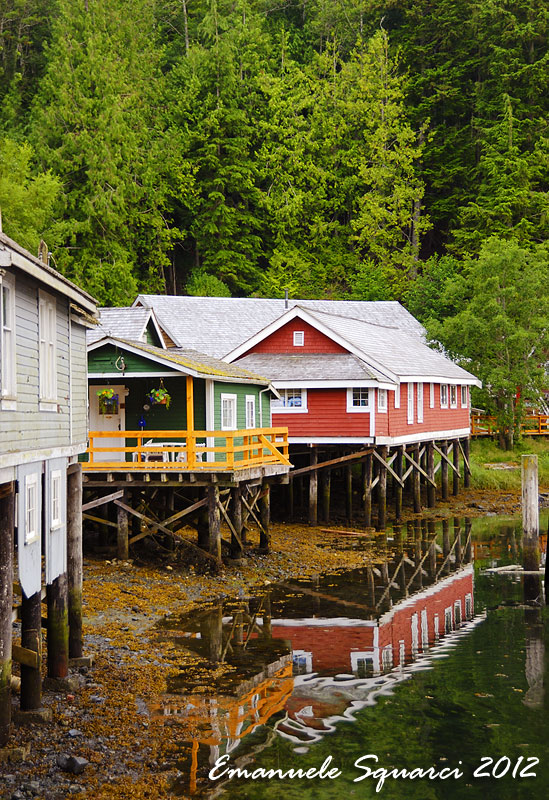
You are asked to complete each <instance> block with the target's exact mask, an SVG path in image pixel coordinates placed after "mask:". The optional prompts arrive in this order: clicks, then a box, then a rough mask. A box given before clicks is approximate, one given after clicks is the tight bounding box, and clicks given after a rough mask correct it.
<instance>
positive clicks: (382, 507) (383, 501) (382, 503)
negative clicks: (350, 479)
mask: <svg viewBox="0 0 549 800" xmlns="http://www.w3.org/2000/svg"><path fill="white" fill-rule="evenodd" d="M388 452H389V449H388V448H387V447H386V446H385V445H383V446H382V447H380V448H379V455H380V456H381V458H382V459H383V460H384V461H387V453H388ZM378 489H379V491H378V506H377V507H378V511H377V528H378V530H380V531H383V530H385V526H386V524H387V467H386V466H385V464H382V463H380V464H379V483H378Z"/></svg>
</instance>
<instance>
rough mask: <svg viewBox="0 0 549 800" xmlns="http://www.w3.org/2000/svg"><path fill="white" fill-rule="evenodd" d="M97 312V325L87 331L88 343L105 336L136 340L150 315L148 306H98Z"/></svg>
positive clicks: (138, 338) (138, 339)
mask: <svg viewBox="0 0 549 800" xmlns="http://www.w3.org/2000/svg"><path fill="white" fill-rule="evenodd" d="M99 313H100V318H99V325H97V327H95V328H94V329H93V330H88V332H87V335H86V341H87V343H88V344H92V343H93V342H97V341H98V340H99V339H103V338H104V337H105V336H117V337H120V338H121V339H132V340H133V341H136V342H138V341H140V340H141V336H142V334H143V331H144V330H145V326H146V324H147V322H148V321H149V317H150V316H151V312H150V309H148V308H128V307H123V308H100V309H99Z"/></svg>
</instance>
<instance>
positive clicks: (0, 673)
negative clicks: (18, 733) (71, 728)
mask: <svg viewBox="0 0 549 800" xmlns="http://www.w3.org/2000/svg"><path fill="white" fill-rule="evenodd" d="M14 526H15V484H13V483H8V484H4V485H3V486H2V487H0V747H4V745H6V744H7V742H8V739H9V734H10V723H11V691H10V682H11V644H12V621H11V607H12V593H13V531H14Z"/></svg>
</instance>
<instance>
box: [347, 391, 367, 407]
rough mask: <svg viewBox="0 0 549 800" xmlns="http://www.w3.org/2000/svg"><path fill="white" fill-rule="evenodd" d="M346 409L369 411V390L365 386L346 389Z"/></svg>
mask: <svg viewBox="0 0 549 800" xmlns="http://www.w3.org/2000/svg"><path fill="white" fill-rule="evenodd" d="M347 411H351V412H353V411H370V390H369V389H368V388H367V387H366V386H353V388H352V389H351V388H350V389H347Z"/></svg>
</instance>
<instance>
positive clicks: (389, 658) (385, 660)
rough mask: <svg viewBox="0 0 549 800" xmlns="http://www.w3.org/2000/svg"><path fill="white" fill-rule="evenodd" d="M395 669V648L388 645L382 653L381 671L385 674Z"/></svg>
mask: <svg viewBox="0 0 549 800" xmlns="http://www.w3.org/2000/svg"><path fill="white" fill-rule="evenodd" d="M392 667H393V646H392V645H391V644H388V645H386V646H385V647H384V648H383V650H382V651H381V669H382V670H383V672H386V671H387V670H390V669H392Z"/></svg>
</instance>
